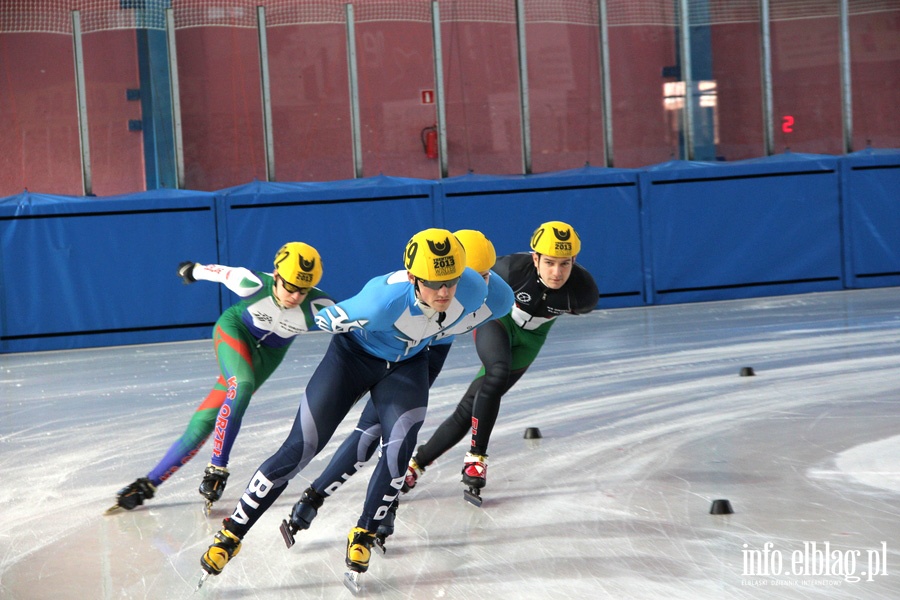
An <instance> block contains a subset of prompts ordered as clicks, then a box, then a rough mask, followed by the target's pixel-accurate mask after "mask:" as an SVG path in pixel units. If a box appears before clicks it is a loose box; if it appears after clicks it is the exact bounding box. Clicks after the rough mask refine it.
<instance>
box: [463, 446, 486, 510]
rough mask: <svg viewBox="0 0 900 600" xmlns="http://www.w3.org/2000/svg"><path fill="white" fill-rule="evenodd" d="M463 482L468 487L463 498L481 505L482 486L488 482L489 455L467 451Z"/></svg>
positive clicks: (464, 461)
mask: <svg viewBox="0 0 900 600" xmlns="http://www.w3.org/2000/svg"><path fill="white" fill-rule="evenodd" d="M462 482H463V483H464V484H466V485H467V486H469V487H468V489H467V490H465V491H464V492H463V498H464V499H465V500H466V501H467V502H471V503H472V504H474V505H475V506H481V503H482V499H481V488H483V487H484V486H485V485H486V484H487V456H482V455H480V454H472V453H471V452H467V453H466V457H465V459H463V469H462Z"/></svg>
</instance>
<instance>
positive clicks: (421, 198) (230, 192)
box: [217, 176, 435, 304]
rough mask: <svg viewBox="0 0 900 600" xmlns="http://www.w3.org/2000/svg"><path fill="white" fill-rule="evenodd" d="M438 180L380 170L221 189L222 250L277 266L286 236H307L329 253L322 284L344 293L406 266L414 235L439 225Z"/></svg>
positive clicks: (227, 256)
mask: <svg viewBox="0 0 900 600" xmlns="http://www.w3.org/2000/svg"><path fill="white" fill-rule="evenodd" d="M434 187H435V182H433V181H423V180H418V179H402V178H396V177H385V176H377V177H368V178H365V179H353V180H349V181H336V182H331V183H263V182H254V183H250V184H247V185H243V186H238V187H234V188H229V189H226V190H222V191H220V192H218V194H217V196H218V202H219V203H220V206H219V223H218V224H219V254H220V256H221V258H222V262H223V263H224V264H228V265H242V266H246V267H248V268H249V267H251V266H252V268H255V269H261V270H267V271H271V270H272V269H273V259H274V257H275V253H276V252H277V251H278V249H279V248H280V247H281V245H282V244H283V243H285V242H290V241H302V242H306V243H308V244H310V245H312V246H313V247H314V248H316V250H318V251H319V254H320V255H321V256H322V266H323V269H324V273H323V276H322V281H321V283H320V284H319V287H320V288H321V289H323V290H325V291H326V292H328V293H329V294H331V295H332V296H333V297H334V298H335V299H336V300H343V299H345V298H348V297H350V296H352V295H353V294H355V293H356V292H358V291H359V290H360V289H361V288H362V287H363V285H365V283H366V282H367V281H368V280H369V279H371V278H372V277H375V276H377V275H382V274H384V273H389V272H391V271H396V270H397V269H402V268H403V251H404V249H405V247H406V242H407V240H409V238H410V237H412V236H413V234H415V233H416V232H417V231H420V230H422V229H426V228H428V227H433V226H434V221H435V215H434V207H433V203H432V194H433V190H434ZM233 300H236V299H231V300H229V299H228V298H224V301H225V303H226V304H230V302H231V301H233Z"/></svg>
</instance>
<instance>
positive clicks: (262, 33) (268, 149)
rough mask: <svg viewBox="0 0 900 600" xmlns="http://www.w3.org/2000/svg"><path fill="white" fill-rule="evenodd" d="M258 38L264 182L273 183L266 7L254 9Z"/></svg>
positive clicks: (272, 141)
mask: <svg viewBox="0 0 900 600" xmlns="http://www.w3.org/2000/svg"><path fill="white" fill-rule="evenodd" d="M256 29H257V32H258V38H259V78H260V88H261V89H262V108H263V144H264V149H265V154H266V181H275V141H274V138H273V135H272V93H271V87H270V82H269V43H268V38H267V37H266V7H265V6H257V7H256Z"/></svg>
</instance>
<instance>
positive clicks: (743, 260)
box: [0, 150, 900, 353]
mask: <svg viewBox="0 0 900 600" xmlns="http://www.w3.org/2000/svg"><path fill="white" fill-rule="evenodd" d="M898 189H900V151H897V150H889V151H865V152H859V153H855V154H851V155H848V156H844V157H832V156H818V155H796V154H784V155H779V156H773V157H769V158H764V159H756V160H750V161H741V162H734V163H692V162H684V161H675V162H670V163H664V164H661V165H655V166H652V167H648V168H646V169H640V170H625V169H601V168H592V167H585V168H583V169H575V170H571V171H563V172H559V173H548V174H540V175H528V176H508V177H503V176H482V175H467V176H463V177H455V178H451V179H446V180H442V181H431V180H417V179H402V178H392V177H384V176H379V177H371V178H367V179H356V180H349V181H338V182H329V183H260V182H253V183H250V184H247V185H243V186H238V187H234V188H229V189H226V190H221V191H219V192H216V193H205V192H190V191H173V190H158V191H151V192H143V193H139V194H133V195H127V196H117V197H109V198H82V197H63V196H52V195H43V194H33V193H28V192H25V193H23V194H20V195H17V196H12V197H9V198H3V199H0V267H2V268H0V353H6V352H23V351H35V350H55V349H68V348H79V347H87V346H99V345H121V344H136V343H151V342H160V341H175V340H183V339H197V338H203V337H207V336H209V335H210V333H211V326H212V324H213V323H214V322H215V320H216V318H217V317H218V315H219V313H220V312H221V311H222V310H223V309H224V308H225V307H227V306H229V305H231V304H232V303H233V302H235V301H236V300H237V298H236V297H235V296H234V295H233V294H231V293H230V292H229V291H228V290H227V289H225V288H224V287H223V286H218V285H213V284H204V283H200V284H196V285H192V286H184V285H182V284H181V281H180V279H179V278H178V277H177V275H176V269H177V266H178V263H179V262H180V261H182V260H194V261H198V262H205V263H209V262H218V263H221V264H227V265H233V266H245V267H248V268H251V269H257V270H266V271H270V270H271V269H272V259H273V257H274V254H275V251H276V250H277V249H278V247H279V246H280V245H281V244H283V243H284V242H286V241H290V240H303V241H306V242H308V243H311V244H313V245H314V246H316V247H317V248H318V249H319V250H320V252H321V253H322V256H323V261H324V267H325V276H324V279H323V281H322V283H321V287H322V288H323V289H325V290H327V291H328V292H330V293H331V294H332V295H333V296H334V297H335V298H336V299H338V300H341V299H344V298H346V297H348V296H350V295H352V294H355V293H356V292H357V291H358V290H359V289H360V288H361V287H362V286H363V285H364V284H365V282H366V281H368V280H369V279H370V278H371V277H373V276H376V275H379V274H382V273H386V272H389V271H392V270H395V269H399V268H401V265H402V262H401V261H402V252H403V248H404V245H405V242H406V240H407V239H408V238H409V237H410V236H411V235H412V234H413V233H415V232H416V231H419V230H421V229H424V228H427V227H445V228H447V229H450V230H456V229H462V228H476V229H480V230H482V231H484V232H485V233H486V234H487V235H488V236H489V237H490V238H491V240H492V241H493V242H494V245H495V246H496V248H497V252H498V254H501V255H502V254H507V253H510V252H520V251H526V250H527V249H528V242H529V239H530V236H531V233H532V232H533V230H534V228H535V227H536V226H537V225H538V224H540V223H541V222H543V221H547V220H563V221H568V222H570V223H572V224H573V225H574V226H575V227H576V229H577V230H578V231H579V234H580V235H581V237H582V239H583V249H582V252H581V255H580V256H579V261H580V262H582V263H583V264H584V265H585V266H586V267H587V268H588V269H589V270H590V271H591V272H592V273H593V274H594V276H595V277H596V278H597V282H598V285H599V287H600V292H601V298H600V307H603V308H617V307H628V306H637V305H641V304H671V303H677V302H699V301H711V300H725V299H736V298H747V297H754V296H770V295H781V294H800V293H806V292H817V291H831V290H839V289H844V288H859V287H881V286H889V285H900V194H898V192H897V190H898Z"/></svg>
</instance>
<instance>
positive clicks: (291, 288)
mask: <svg viewBox="0 0 900 600" xmlns="http://www.w3.org/2000/svg"><path fill="white" fill-rule="evenodd" d="M278 279H280V280H281V286H282V287H283V288H284V291H286V292H287V293H288V294H296V293H298V292H299V293H301V294H305V293H307V292H308V291H309V288H308V287H300V286H298V285H294V284H293V283H290V282H287V281H285V280H284V278H283V277H282V276H281V275H279V276H278Z"/></svg>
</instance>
